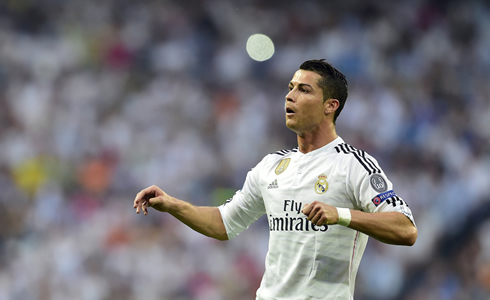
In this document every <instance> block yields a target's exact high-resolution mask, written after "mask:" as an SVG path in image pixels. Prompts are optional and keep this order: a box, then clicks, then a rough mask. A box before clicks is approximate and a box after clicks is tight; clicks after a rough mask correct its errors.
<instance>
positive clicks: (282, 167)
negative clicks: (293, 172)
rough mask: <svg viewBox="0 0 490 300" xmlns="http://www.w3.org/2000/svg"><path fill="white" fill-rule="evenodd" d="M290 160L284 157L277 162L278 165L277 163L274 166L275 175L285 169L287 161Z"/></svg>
mask: <svg viewBox="0 0 490 300" xmlns="http://www.w3.org/2000/svg"><path fill="white" fill-rule="evenodd" d="M290 161H291V158H285V159H283V160H281V162H279V165H277V168H276V175H279V174H281V173H282V172H284V171H286V169H287V168H288V166H289V162H290Z"/></svg>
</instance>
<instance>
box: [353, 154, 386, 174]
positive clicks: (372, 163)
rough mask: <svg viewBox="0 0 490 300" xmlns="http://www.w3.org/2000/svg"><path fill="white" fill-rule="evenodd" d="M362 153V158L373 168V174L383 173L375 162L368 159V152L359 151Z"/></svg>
mask: <svg viewBox="0 0 490 300" xmlns="http://www.w3.org/2000/svg"><path fill="white" fill-rule="evenodd" d="M358 151H359V152H360V153H361V156H362V158H363V159H364V160H365V161H366V162H367V163H368V164H369V165H370V166H371V168H373V173H381V169H380V168H378V166H376V164H375V163H374V161H372V160H371V159H370V158H369V157H366V151H362V150H358Z"/></svg>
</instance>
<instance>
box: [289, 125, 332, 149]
mask: <svg viewBox="0 0 490 300" xmlns="http://www.w3.org/2000/svg"><path fill="white" fill-rule="evenodd" d="M337 137H338V135H337V132H336V130H335V125H333V124H332V125H331V126H329V127H328V128H324V129H323V130H319V131H317V132H304V133H298V148H299V151H300V152H301V153H308V152H311V151H313V150H316V149H319V148H321V147H323V146H325V145H326V144H328V143H330V142H332V141H333V140H335V139H336V138H337Z"/></svg>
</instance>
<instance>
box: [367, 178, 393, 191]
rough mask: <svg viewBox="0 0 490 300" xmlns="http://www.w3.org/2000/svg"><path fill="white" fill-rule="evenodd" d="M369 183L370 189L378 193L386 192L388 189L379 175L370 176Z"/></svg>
mask: <svg viewBox="0 0 490 300" xmlns="http://www.w3.org/2000/svg"><path fill="white" fill-rule="evenodd" d="M369 182H370V183H371V187H372V188H373V189H374V190H375V191H376V192H378V193H383V192H386V190H387V189H388V185H387V184H386V181H385V179H384V178H383V176H381V175H379V174H373V175H371V178H370V179H369Z"/></svg>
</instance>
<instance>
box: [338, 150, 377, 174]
mask: <svg viewBox="0 0 490 300" xmlns="http://www.w3.org/2000/svg"><path fill="white" fill-rule="evenodd" d="M335 150H337V153H340V152H343V153H344V154H352V155H354V157H355V158H356V159H357V161H358V162H359V163H360V164H361V165H362V166H363V167H364V169H366V171H367V172H368V174H369V175H371V174H375V173H381V169H380V168H378V166H377V165H376V164H375V163H374V161H372V160H371V159H370V158H369V157H366V152H365V151H362V150H358V149H356V148H354V147H352V146H351V145H348V144H346V143H342V144H339V145H337V146H336V147H335Z"/></svg>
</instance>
